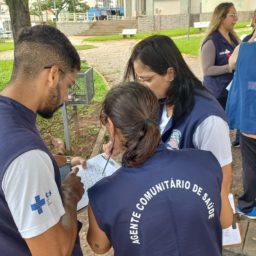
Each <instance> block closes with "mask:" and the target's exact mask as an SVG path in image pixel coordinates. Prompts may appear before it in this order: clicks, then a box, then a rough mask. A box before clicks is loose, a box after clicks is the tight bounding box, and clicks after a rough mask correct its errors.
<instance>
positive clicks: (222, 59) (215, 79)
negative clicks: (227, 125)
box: [203, 31, 238, 98]
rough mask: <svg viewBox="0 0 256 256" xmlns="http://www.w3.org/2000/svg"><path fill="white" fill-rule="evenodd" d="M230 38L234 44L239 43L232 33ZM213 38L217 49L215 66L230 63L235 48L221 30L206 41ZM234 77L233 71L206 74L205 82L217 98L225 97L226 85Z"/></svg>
mask: <svg viewBox="0 0 256 256" xmlns="http://www.w3.org/2000/svg"><path fill="white" fill-rule="evenodd" d="M230 38H231V40H232V42H233V43H234V45H235V46H236V45H238V42H237V40H236V39H235V38H234V37H233V36H232V34H230ZM208 40H212V41H213V43H214V46H215V49H216V56H215V63H214V65H215V66H222V65H227V64H228V59H229V57H230V55H231V54H232V52H233V51H234V49H235V46H233V45H231V44H230V43H229V42H228V41H227V40H226V39H225V38H224V37H223V36H222V35H221V34H220V32H219V31H215V32H214V33H213V34H211V35H210V36H209V37H208V38H207V39H206V40H205V41H204V43H206V42H207V41H208ZM232 78H233V73H226V74H222V75H217V76H204V81H203V84H204V86H205V87H206V88H207V89H208V90H209V91H210V92H211V93H212V95H213V96H214V97H216V98H220V97H224V96H226V95H227V90H226V87H227V86H228V84H229V83H230V81H231V80H232Z"/></svg>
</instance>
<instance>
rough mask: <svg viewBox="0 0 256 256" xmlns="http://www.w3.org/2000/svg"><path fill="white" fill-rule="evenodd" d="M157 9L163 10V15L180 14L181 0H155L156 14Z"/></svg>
mask: <svg viewBox="0 0 256 256" xmlns="http://www.w3.org/2000/svg"><path fill="white" fill-rule="evenodd" d="M157 9H158V10H160V11H161V15H170V14H179V13H180V0H172V1H166V0H162V1H155V2H154V14H156V10H157Z"/></svg>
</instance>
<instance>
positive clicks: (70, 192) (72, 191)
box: [62, 168, 84, 205]
mask: <svg viewBox="0 0 256 256" xmlns="http://www.w3.org/2000/svg"><path fill="white" fill-rule="evenodd" d="M77 172H78V168H74V169H73V170H72V171H71V172H70V173H69V174H68V175H67V176H66V177H65V179H64V180H63V183H62V192H63V197H64V205H65V202H67V201H69V200H70V201H71V202H73V203H75V204H76V203H77V202H78V201H79V200H80V199H81V198H82V196H83V194H84V185H83V183H82V182H81V178H80V177H79V176H77V175H76V174H77Z"/></svg>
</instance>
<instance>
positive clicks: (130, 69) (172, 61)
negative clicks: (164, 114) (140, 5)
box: [124, 35, 204, 122]
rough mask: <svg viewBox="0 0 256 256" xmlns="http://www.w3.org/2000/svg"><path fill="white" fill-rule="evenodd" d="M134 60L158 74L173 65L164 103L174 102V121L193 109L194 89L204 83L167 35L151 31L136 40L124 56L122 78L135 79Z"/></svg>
mask: <svg viewBox="0 0 256 256" xmlns="http://www.w3.org/2000/svg"><path fill="white" fill-rule="evenodd" d="M135 60H140V61H141V62H142V63H143V64H144V65H146V66H148V67H149V68H150V69H151V70H152V71H153V72H155V73H157V74H159V75H165V74H166V73H167V69H168V68H169V67H172V68H173V69H174V71H175V77H174V80H173V81H171V82H170V87H169V89H168V91H167V97H166V100H165V103H166V104H167V105H169V106H174V112H173V121H174V122H175V121H176V120H178V119H179V118H180V117H182V116H183V115H185V114H187V113H189V112H190V111H191V110H192V109H193V106H194V95H195V89H198V90H204V87H203V86H202V82H201V81H200V80H199V79H198V78H197V77H196V76H195V75H194V74H193V72H192V71H191V70H190V68H189V67H188V65H187V64H186V62H185V60H184V59H183V57H182V55H181V53H180V51H179V49H178V48H177V46H176V45H175V43H174V42H173V40H172V39H171V38H169V37H168V36H164V35H154V36H150V37H148V38H146V39H144V40H142V41H140V42H139V43H138V44H137V45H136V46H135V47H134V49H133V51H132V54H131V56H130V58H129V60H128V63H127V68H126V71H125V74H124V81H129V80H132V79H135V70H134V61H135ZM198 90H197V91H198Z"/></svg>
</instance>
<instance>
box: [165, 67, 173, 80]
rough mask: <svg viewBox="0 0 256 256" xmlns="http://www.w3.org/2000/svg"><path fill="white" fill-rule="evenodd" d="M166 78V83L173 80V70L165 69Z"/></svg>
mask: <svg viewBox="0 0 256 256" xmlns="http://www.w3.org/2000/svg"><path fill="white" fill-rule="evenodd" d="M166 76H167V79H168V81H170V82H171V81H173V79H174V78H175V71H174V68H172V67H169V68H168V69H167V72H166Z"/></svg>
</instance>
